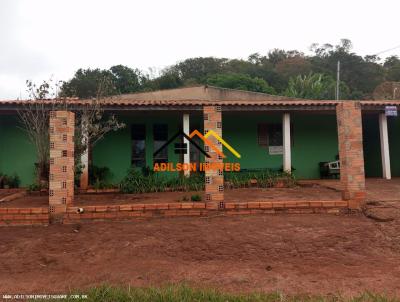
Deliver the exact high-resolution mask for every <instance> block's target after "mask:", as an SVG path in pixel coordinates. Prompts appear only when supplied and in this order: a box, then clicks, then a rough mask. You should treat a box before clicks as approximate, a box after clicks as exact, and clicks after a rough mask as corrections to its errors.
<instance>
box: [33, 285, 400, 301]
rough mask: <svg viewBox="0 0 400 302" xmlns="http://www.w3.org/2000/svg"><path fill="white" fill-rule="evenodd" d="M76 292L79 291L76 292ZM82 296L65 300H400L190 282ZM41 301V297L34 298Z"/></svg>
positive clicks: (104, 289)
mask: <svg viewBox="0 0 400 302" xmlns="http://www.w3.org/2000/svg"><path fill="white" fill-rule="evenodd" d="M74 293H76V292H74ZM79 295H81V296H80V297H79V298H77V297H76V296H74V294H72V295H71V297H69V298H67V299H62V300H61V301H87V302H89V301H90V302H92V301H93V302H94V301H96V302H97V301H98V302H117V301H118V302H125V301H138V302H194V301H196V302H203V301H204V302H206V301H207V302H250V301H251V302H253V301H254V302H261V301H263V302H264V301H266V302H275V301H280V302H295V301H305V302H317V301H320V302H325V301H327V302H328V301H329V302H331V301H332V302H333V301H343V302H358V301H359V302H361V301H368V302H386V301H393V302H394V301H400V299H398V298H392V297H388V296H385V295H379V294H372V293H368V292H366V293H363V294H360V295H358V296H356V297H352V298H343V297H341V296H340V295H331V296H307V295H301V296H286V295H283V294H281V293H278V292H275V293H251V294H229V293H224V292H221V291H217V290H212V289H194V288H191V287H188V286H186V285H176V286H168V287H161V288H156V287H148V288H132V287H130V288H122V287H111V286H101V287H95V288H92V289H90V290H89V291H87V292H82V293H79ZM32 301H38V300H32ZM43 301H60V299H54V300H48V299H47V300H43Z"/></svg>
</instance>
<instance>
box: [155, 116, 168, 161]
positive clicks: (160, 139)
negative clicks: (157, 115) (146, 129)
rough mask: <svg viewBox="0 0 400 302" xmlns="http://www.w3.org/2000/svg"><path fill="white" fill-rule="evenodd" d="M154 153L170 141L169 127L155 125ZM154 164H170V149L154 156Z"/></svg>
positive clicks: (166, 148)
mask: <svg viewBox="0 0 400 302" xmlns="http://www.w3.org/2000/svg"><path fill="white" fill-rule="evenodd" d="M153 139H154V151H155V150H158V149H160V148H161V147H162V146H163V145H164V144H165V143H166V142H167V141H168V125H167V124H154V126H153ZM153 161H154V163H166V162H168V147H165V148H163V149H162V150H161V151H160V152H159V153H157V154H156V156H154V159H153Z"/></svg>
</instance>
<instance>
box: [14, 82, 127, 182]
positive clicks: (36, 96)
mask: <svg viewBox="0 0 400 302" xmlns="http://www.w3.org/2000/svg"><path fill="white" fill-rule="evenodd" d="M59 85H60V83H55V84H53V83H52V81H51V80H49V81H43V83H42V84H41V85H39V86H37V85H36V84H34V83H33V82H32V81H27V92H28V94H29V97H30V99H31V101H26V102H25V103H24V104H23V106H22V109H19V110H18V116H19V118H20V121H21V123H22V125H23V129H24V130H25V131H26V132H27V134H28V137H29V139H30V140H31V142H32V143H33V144H34V146H35V148H36V155H37V163H36V172H37V182H38V185H40V186H46V184H47V182H48V175H49V159H50V147H49V145H50V143H49V136H50V132H49V121H50V112H51V111H54V110H70V111H73V112H74V113H75V136H74V138H75V152H74V154H75V168H76V169H75V170H76V172H77V171H78V170H79V166H80V157H81V155H82V154H83V152H84V151H85V150H86V149H87V148H88V146H89V145H91V146H93V145H94V144H96V143H97V142H98V141H100V140H101V139H102V138H104V136H105V135H106V134H107V133H108V132H110V131H117V130H119V129H121V128H123V127H125V125H124V124H123V123H120V122H118V120H117V119H116V118H115V116H114V115H105V114H104V111H103V109H102V104H103V102H104V99H103V97H102V93H103V88H102V87H103V86H102V82H101V83H100V84H99V86H98V90H97V93H98V94H97V97H96V98H95V99H92V100H88V101H87V103H86V105H84V106H80V107H74V106H73V103H71V102H67V100H66V99H65V98H59V97H58V95H57V90H58V87H59ZM104 85H106V86H105V87H108V86H107V84H104Z"/></svg>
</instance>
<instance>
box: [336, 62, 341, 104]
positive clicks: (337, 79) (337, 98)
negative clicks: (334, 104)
mask: <svg viewBox="0 0 400 302" xmlns="http://www.w3.org/2000/svg"><path fill="white" fill-rule="evenodd" d="M339 84H340V61H337V74H336V100H339V98H340V94H339V93H340V91H339Z"/></svg>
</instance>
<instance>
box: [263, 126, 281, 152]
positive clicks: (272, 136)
mask: <svg viewBox="0 0 400 302" xmlns="http://www.w3.org/2000/svg"><path fill="white" fill-rule="evenodd" d="M257 130H258V131H257V132H258V135H257V137H258V144H259V145H260V146H261V147H277V146H282V145H283V134H282V124H258V129H257Z"/></svg>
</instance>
